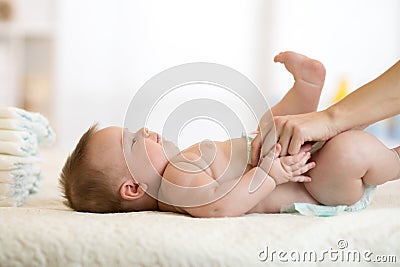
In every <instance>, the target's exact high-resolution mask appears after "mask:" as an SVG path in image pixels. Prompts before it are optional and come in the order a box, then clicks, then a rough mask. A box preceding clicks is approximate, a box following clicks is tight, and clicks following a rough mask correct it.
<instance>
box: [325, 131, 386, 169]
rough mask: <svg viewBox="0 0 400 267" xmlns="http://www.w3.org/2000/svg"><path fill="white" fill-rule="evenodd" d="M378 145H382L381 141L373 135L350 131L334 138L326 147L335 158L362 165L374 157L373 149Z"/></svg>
mask: <svg viewBox="0 0 400 267" xmlns="http://www.w3.org/2000/svg"><path fill="white" fill-rule="evenodd" d="M378 145H381V144H380V141H379V140H378V139H376V138H375V137H374V136H372V135H371V134H369V133H366V132H363V131H357V130H350V131H346V132H343V133H340V134H338V135H337V136H335V137H333V138H332V139H331V140H329V141H328V142H327V143H326V145H325V146H326V148H327V149H329V152H330V153H332V154H333V155H335V157H337V158H340V159H342V160H344V161H349V163H350V162H351V163H352V164H355V163H360V164H361V163H366V162H368V161H369V159H371V158H372V157H373V152H372V151H373V150H372V149H371V148H372V147H374V146H378Z"/></svg>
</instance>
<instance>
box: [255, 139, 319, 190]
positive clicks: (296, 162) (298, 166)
mask: <svg viewBox="0 0 400 267" xmlns="http://www.w3.org/2000/svg"><path fill="white" fill-rule="evenodd" d="M281 149H282V147H281V145H280V144H277V145H276V146H275V149H273V150H272V151H271V152H269V153H268V155H267V156H266V157H265V158H264V159H263V160H262V161H261V164H260V167H261V168H263V167H266V168H268V167H269V165H270V164H271V160H272V159H273V161H272V166H271V169H270V170H269V173H268V174H269V176H271V177H272V178H273V179H274V180H275V183H276V184H277V185H278V184H282V183H286V182H289V181H290V182H310V181H311V178H310V177H308V176H305V175H302V174H303V173H306V172H307V171H309V170H310V169H312V168H314V167H315V162H309V163H307V161H308V160H309V159H310V157H311V155H310V152H304V151H303V152H299V153H298V154H295V155H293V156H285V157H278V156H279V154H280V152H281ZM264 165H265V166H264ZM263 169H264V168H263ZM264 170H265V169H264Z"/></svg>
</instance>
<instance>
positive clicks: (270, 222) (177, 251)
mask: <svg viewBox="0 0 400 267" xmlns="http://www.w3.org/2000/svg"><path fill="white" fill-rule="evenodd" d="M44 157H45V158H47V159H48V160H51V161H48V162H45V164H44V174H45V178H44V180H43V184H42V188H41V191H40V192H39V194H37V195H36V196H33V197H32V198H30V200H29V201H28V202H27V203H26V204H25V205H24V206H22V207H19V208H10V207H2V208H0V266H267V265H268V266H271V265H272V266H273V265H282V264H285V266H290V264H291V263H293V262H294V261H295V260H296V261H297V262H296V266H297V265H300V266H303V265H304V266H309V265H310V259H311V261H312V262H314V261H315V260H316V261H317V264H316V265H315V264H314V265H313V266H318V265H320V266H338V264H339V265H343V264H344V263H347V262H352V263H353V262H354V261H356V262H358V257H360V258H359V261H360V262H359V263H357V265H359V266H365V263H366V262H368V261H371V262H373V261H374V260H381V261H382V260H387V261H389V260H391V261H394V260H396V262H397V264H398V263H399V262H400V246H399V244H400V182H392V183H388V184H386V185H383V186H381V187H379V188H378V191H377V193H376V196H375V198H374V200H373V202H372V205H371V206H370V207H368V208H367V209H366V210H364V211H362V212H358V213H346V214H343V215H340V216H334V217H328V218H319V217H306V216H302V215H291V214H252V215H247V216H243V217H239V218H220V219H199V218H191V217H188V216H183V215H179V214H172V213H160V212H138V213H123V214H90V213H78V212H73V211H70V210H69V209H68V208H67V207H65V206H64V205H63V204H62V198H61V196H60V193H59V189H58V181H57V179H58V174H59V172H60V169H61V166H62V164H63V162H64V160H65V157H66V154H59V153H56V152H55V151H47V152H46V153H44ZM304 256H305V258H304ZM299 257H300V258H299ZM310 257H311V258H310ZM349 257H350V258H349ZM298 261H300V263H301V264H298ZM282 262H285V263H282ZM287 264H289V265H287Z"/></svg>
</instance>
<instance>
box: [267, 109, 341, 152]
mask: <svg viewBox="0 0 400 267" xmlns="http://www.w3.org/2000/svg"><path fill="white" fill-rule="evenodd" d="M274 122H275V127H276V136H277V139H278V143H279V144H281V146H282V150H281V153H280V155H281V156H285V155H288V154H290V155H295V154H298V153H299V152H300V151H301V147H302V146H303V145H304V144H305V143H306V142H311V141H326V140H328V139H329V138H331V137H333V136H335V135H337V134H338V133H340V131H339V130H337V129H335V124H334V123H333V120H332V119H331V116H330V115H329V113H328V112H327V111H326V110H324V111H320V112H311V113H306V114H297V115H287V116H277V117H275V118H274Z"/></svg>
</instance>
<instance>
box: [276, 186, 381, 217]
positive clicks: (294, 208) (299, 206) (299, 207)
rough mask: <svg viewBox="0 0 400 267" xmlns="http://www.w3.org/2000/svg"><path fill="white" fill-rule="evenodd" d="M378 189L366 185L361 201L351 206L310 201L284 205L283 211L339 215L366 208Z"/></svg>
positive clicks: (316, 214) (325, 215) (310, 214)
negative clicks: (326, 204)
mask: <svg viewBox="0 0 400 267" xmlns="http://www.w3.org/2000/svg"><path fill="white" fill-rule="evenodd" d="M375 191H376V186H372V185H366V186H365V192H364V195H363V196H362V197H361V199H360V200H359V201H357V202H356V203H354V204H353V205H351V206H347V205H340V206H325V205H316V204H310V203H294V204H292V205H289V206H286V207H282V208H281V213H300V214H302V215H308V216H319V217H329V216H335V215H338V214H339V213H341V212H345V211H348V212H354V211H362V210H364V209H366V208H367V207H368V206H369V204H370V203H371V201H372V199H373V197H374V195H375Z"/></svg>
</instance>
